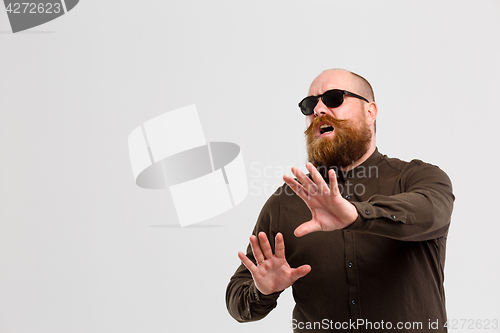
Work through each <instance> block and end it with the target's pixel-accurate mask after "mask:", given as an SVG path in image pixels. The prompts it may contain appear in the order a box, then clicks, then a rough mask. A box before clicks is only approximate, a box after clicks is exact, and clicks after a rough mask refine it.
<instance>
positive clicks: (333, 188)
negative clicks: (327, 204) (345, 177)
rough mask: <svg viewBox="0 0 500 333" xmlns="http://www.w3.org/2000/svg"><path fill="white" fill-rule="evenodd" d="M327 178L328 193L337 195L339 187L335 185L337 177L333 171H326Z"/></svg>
mask: <svg viewBox="0 0 500 333" xmlns="http://www.w3.org/2000/svg"><path fill="white" fill-rule="evenodd" d="M328 178H329V179H330V181H329V182H330V191H331V193H332V194H333V195H339V194H340V191H339V185H338V184H337V175H336V174H335V171H333V170H329V171H328Z"/></svg>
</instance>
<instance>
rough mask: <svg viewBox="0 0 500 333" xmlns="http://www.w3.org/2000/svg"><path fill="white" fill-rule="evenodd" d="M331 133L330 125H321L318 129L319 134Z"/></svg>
mask: <svg viewBox="0 0 500 333" xmlns="http://www.w3.org/2000/svg"><path fill="white" fill-rule="evenodd" d="M330 132H333V126H332V125H330V124H322V125H321V126H320V127H319V134H320V135H321V134H325V133H330Z"/></svg>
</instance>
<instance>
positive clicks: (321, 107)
mask: <svg viewBox="0 0 500 333" xmlns="http://www.w3.org/2000/svg"><path fill="white" fill-rule="evenodd" d="M324 114H330V115H332V111H331V110H330V109H329V108H328V107H327V106H326V105H325V103H323V100H322V99H321V98H318V104H316V106H315V107H314V116H315V117H318V116H322V115H324Z"/></svg>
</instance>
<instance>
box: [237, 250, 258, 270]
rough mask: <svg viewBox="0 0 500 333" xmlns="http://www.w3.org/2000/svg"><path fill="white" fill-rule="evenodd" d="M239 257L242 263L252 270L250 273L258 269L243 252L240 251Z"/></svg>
mask: <svg viewBox="0 0 500 333" xmlns="http://www.w3.org/2000/svg"><path fill="white" fill-rule="evenodd" d="M238 258H240V260H241V263H242V264H243V265H244V266H245V267H246V268H247V269H248V270H249V271H250V273H252V274H253V273H254V272H255V270H256V269H257V266H255V264H254V263H253V262H252V261H251V260H250V259H248V257H247V256H246V255H245V254H244V253H243V252H241V251H240V252H238Z"/></svg>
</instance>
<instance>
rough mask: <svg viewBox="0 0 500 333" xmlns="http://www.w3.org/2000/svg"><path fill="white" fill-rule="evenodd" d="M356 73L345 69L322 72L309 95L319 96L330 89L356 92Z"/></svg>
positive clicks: (311, 87) (313, 83)
mask: <svg viewBox="0 0 500 333" xmlns="http://www.w3.org/2000/svg"><path fill="white" fill-rule="evenodd" d="M354 79H355V78H354V75H352V74H351V73H349V72H347V71H343V70H329V71H325V72H323V73H321V74H320V75H318V77H316V78H315V79H314V81H313V82H312V83H311V86H310V87H309V91H308V95H309V96H317V95H321V94H322V93H324V92H325V91H328V90H330V89H341V90H349V91H351V92H353V93H356V90H357V89H356V87H355V80H354Z"/></svg>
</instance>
